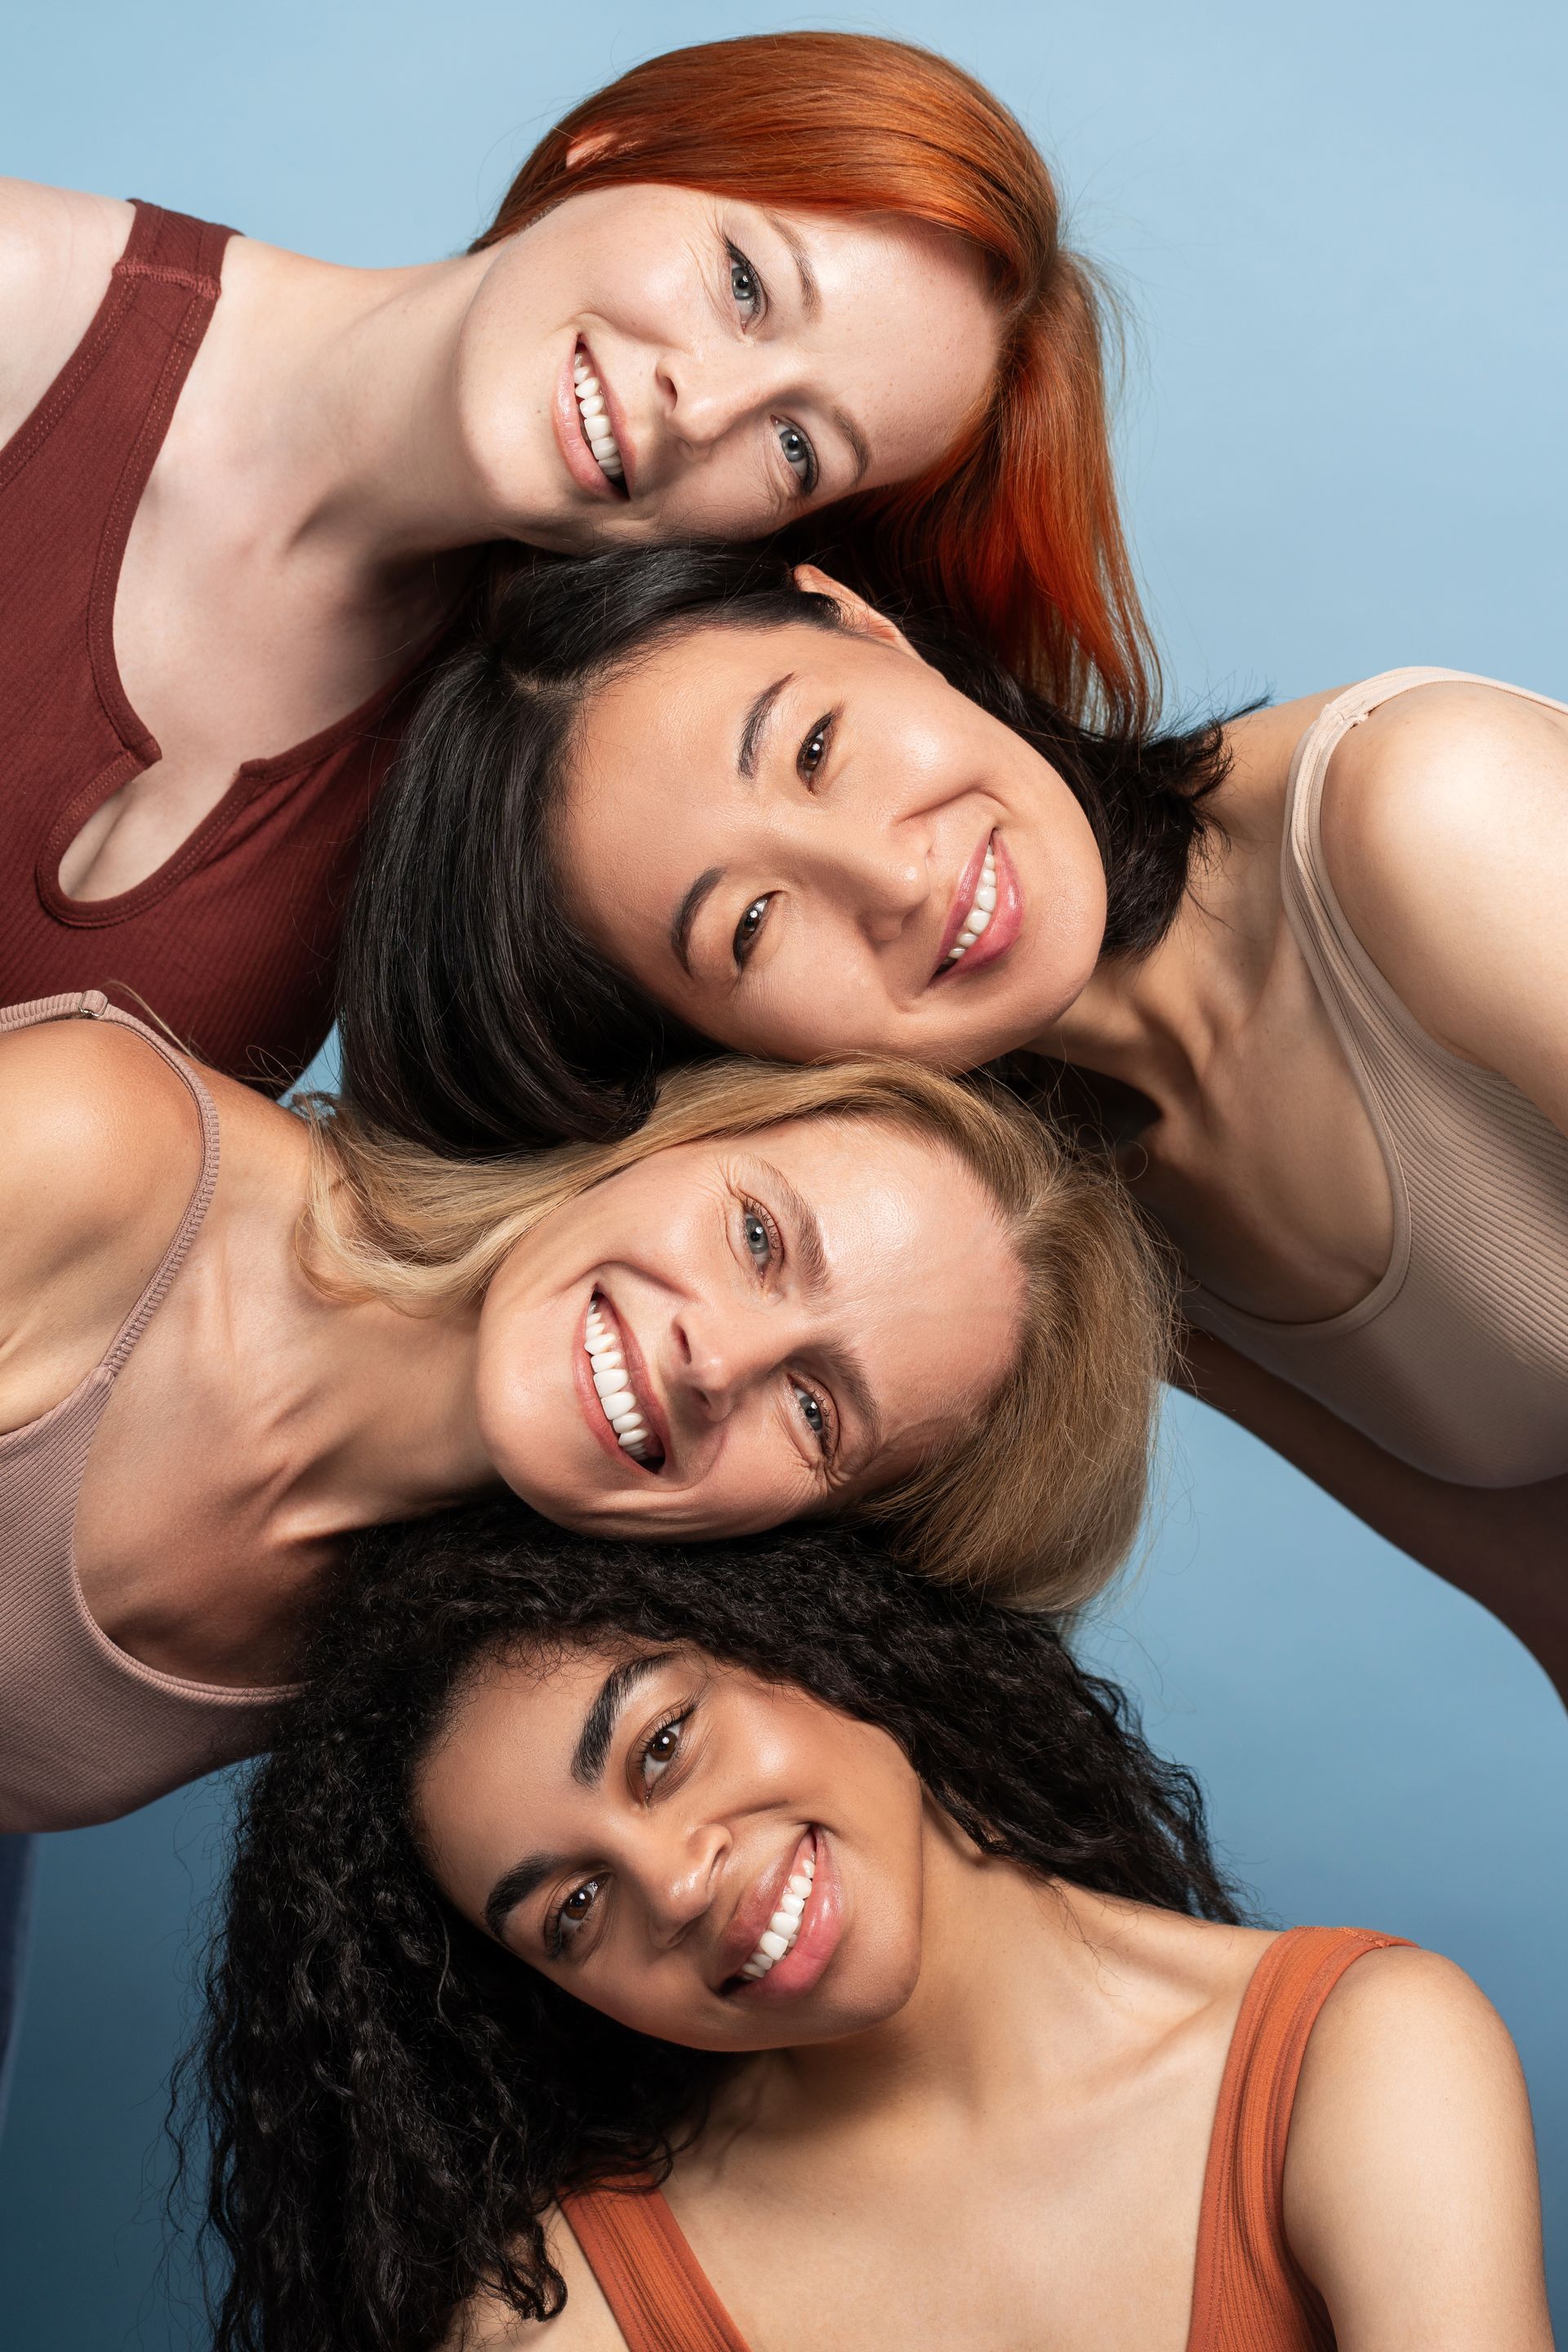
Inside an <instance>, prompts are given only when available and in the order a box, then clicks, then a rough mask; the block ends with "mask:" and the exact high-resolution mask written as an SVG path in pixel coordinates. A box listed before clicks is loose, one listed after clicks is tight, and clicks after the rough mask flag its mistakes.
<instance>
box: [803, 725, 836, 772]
mask: <svg viewBox="0 0 1568 2352" xmlns="http://www.w3.org/2000/svg"><path fill="white" fill-rule="evenodd" d="M832 731H833V721H832V719H831V718H827V719H818V720H817V722H816V726H815V727H814V728H813V729H812V730H811V732H810V734H809V735H808V736H807V737H806V739H805V742H804V743H802V745H801V747H800V750H799V751H797V752H796V754H795V769H796V772H798V774H799V775H800V777H801V779H802V781H803V782H805V783H810V782H811V780H812V778H813V777H814V776H815V775H816V772H817V770H818V768H820V767H821V765H822V763H823V761H824V760H825V759H826V757H827V739H828V736H829V735H830V734H831V733H832Z"/></svg>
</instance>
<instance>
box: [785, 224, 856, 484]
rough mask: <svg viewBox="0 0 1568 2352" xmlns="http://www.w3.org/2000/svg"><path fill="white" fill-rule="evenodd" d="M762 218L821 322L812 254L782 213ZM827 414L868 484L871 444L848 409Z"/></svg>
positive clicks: (811, 315) (805, 306)
mask: <svg viewBox="0 0 1568 2352" xmlns="http://www.w3.org/2000/svg"><path fill="white" fill-rule="evenodd" d="M762 214H763V219H764V220H765V221H766V222H767V225H768V226H769V227H770V228H771V229H772V230H773V235H774V236H776V237H777V238H778V240H779V242H780V244H781V245H783V246H784V247H785V248H786V249H787V251H788V253H789V257H790V259H791V260H792V261H793V262H794V264H795V276H796V277H797V278H799V279H800V307H801V309H802V310H804V311H805V315H806V317H807V318H808V319H810V320H816V319H819V318H820V317H821V316H822V289H821V288H820V287H819V286H818V285H817V282H816V270H815V269H813V268H812V266H811V256H810V254H809V253H807V251H806V249H805V246H804V245H802V243H801V241H800V238H799V237H798V236H796V234H795V230H794V229H793V228H792V227H791V226H790V225H789V223H788V221H786V220H785V219H784V215H783V214H782V213H773V212H769V211H768V210H767V208H766V206H765V205H764V206H763V207H762ZM828 414H829V415H830V416H831V417H832V419H833V422H834V423H835V425H837V427H838V430H839V431H840V433H842V434H843V436H844V438H845V439H846V441H847V443H848V444H849V448H850V452H851V454H852V456H853V457H854V459H855V481H856V484H857V485H858V484H859V483H860V482H863V481H864V480H865V478H866V475H867V472H868V468H869V467H870V463H871V446H870V443H869V442H868V440H867V438H866V436H865V435H864V434H863V433H862V432H861V430H860V427H859V426H858V425H857V424H856V422H855V419H854V418H853V417H852V416H851V415H849V413H848V411H847V409H843V408H834V409H830V410H829V411H828Z"/></svg>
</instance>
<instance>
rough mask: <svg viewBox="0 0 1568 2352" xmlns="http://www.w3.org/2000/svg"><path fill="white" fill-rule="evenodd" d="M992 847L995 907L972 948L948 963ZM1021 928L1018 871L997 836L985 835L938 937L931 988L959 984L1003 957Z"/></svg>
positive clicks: (961, 877)
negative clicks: (945, 983)
mask: <svg viewBox="0 0 1568 2352" xmlns="http://www.w3.org/2000/svg"><path fill="white" fill-rule="evenodd" d="M992 846H994V848H995V852H996V904H995V906H994V908H993V909H992V913H991V920H990V921H989V922H988V923H987V924H986V926H985V929H984V930H983V931H982V932H981V934H980V937H979V938H978V939H977V940H975V942H974V945H973V947H972V948H966V949H965V950H964V951H963V954H962V955H961V956H960V957H959V959H958V961H957V962H956V963H949V962H948V961H947V958H948V955H949V953H950V952H951V950H952V946H953V944H954V942H955V941H956V940H957V938H958V935H959V933H960V931H961V930H962V929H963V924H964V918H965V917H966V916H967V915H968V913H969V910H970V908H971V907H973V904H974V894H975V892H976V890H978V889H979V887H980V869H981V867H982V866H984V863H985V852H986V850H987V849H988V848H991V847H992ZM1023 928H1024V893H1023V888H1022V887H1021V885H1020V883H1019V880H1018V869H1017V867H1016V866H1015V865H1014V863H1013V861H1012V859H1011V857H1009V856H1008V855H1007V845H1006V843H1005V841H1004V840H1003V838H1002V835H1001V834H1000V833H999V832H998V833H989V834H987V835H986V836H985V839H984V841H983V842H982V843H981V845H980V846H979V848H978V849H977V850H976V851H975V853H974V855H973V857H972V858H971V859H970V861H969V863H968V865H967V866H965V867H964V869H963V874H962V875H961V876H960V877H959V883H958V888H957V890H956V891H955V892H954V894H953V900H952V913H951V914H950V915H949V917H948V919H947V928H946V929H945V930H944V931H943V933H942V953H941V955H940V956H939V957H938V959H937V967H936V970H935V971H934V972H933V973H932V974H931V985H932V986H934V985H935V984H936V982H938V981H942V980H962V979H963V976H964V974H965V973H966V972H971V971H980V970H981V968H982V966H984V965H985V964H988V963H994V962H995V961H996V959H997V957H998V956H1004V955H1005V954H1006V952H1007V950H1008V949H1009V948H1010V947H1011V946H1012V944H1013V942H1014V940H1016V938H1017V936H1018V934H1019V932H1020V931H1021V930H1022V929H1023Z"/></svg>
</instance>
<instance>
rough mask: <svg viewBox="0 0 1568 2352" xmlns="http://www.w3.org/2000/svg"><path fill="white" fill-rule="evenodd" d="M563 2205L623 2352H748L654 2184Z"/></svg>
mask: <svg viewBox="0 0 1568 2352" xmlns="http://www.w3.org/2000/svg"><path fill="white" fill-rule="evenodd" d="M560 2206H561V2210H562V2212H563V2215H564V2216H565V2219H566V2222H567V2226H568V2227H569V2228H570V2230H571V2231H572V2235H573V2236H574V2238H575V2239H576V2241H577V2243H578V2244H579V2246H581V2248H582V2250H583V2258H584V2261H585V2262H586V2263H587V2265H588V2268H589V2269H590V2270H591V2271H592V2272H593V2273H594V2276H595V2279H597V2281H598V2283H599V2288H600V2292H601V2293H602V2294H603V2295H604V2298H605V2302H606V2303H607V2304H608V2305H609V2306H610V2310H611V2312H612V2313H613V2314H614V2316H615V2321H616V2326H617V2327H618V2328H619V2329H620V2331H621V2334H622V2335H623V2336H625V2338H626V2352H747V2346H746V2341H745V2338H744V2337H743V2336H742V2335H741V2334H740V2332H739V2330H738V2329H737V2328H736V2326H735V2324H734V2322H733V2320H732V2319H731V2317H730V2315H729V2313H728V2312H727V2311H726V2310H725V2308H724V2306H723V2305H722V2304H721V2302H720V2300H719V2298H718V2296H717V2295H716V2294H714V2292H713V2289H712V2287H711V2286H710V2284H709V2282H708V2278H707V2274H706V2273H705V2272H704V2271H703V2269H702V2267H701V2265H700V2263H699V2262H698V2260H697V2257H696V2255H695V2254H694V2253H693V2252H692V2251H691V2248H690V2247H689V2245H688V2243H687V2242H686V2237H685V2234H684V2232H683V2231H682V2230H681V2227H680V2224H679V2221H677V2220H676V2218H675V2216H674V2214H673V2213H672V2212H671V2211H670V2210H669V2207H668V2204H667V2203H666V2201H665V2199H664V2197H663V2195H662V2193H661V2192H660V2190H659V2189H658V2188H657V2187H656V2186H655V2185H654V2183H653V2182H652V2181H651V2180H648V2179H646V2178H634V2179H626V2181H624V2182H617V2183H616V2186H615V2187H613V2188H600V2189H584V2190H581V2191H579V2192H577V2193H575V2194H572V2195H568V2196H563V2198H561V2200H560Z"/></svg>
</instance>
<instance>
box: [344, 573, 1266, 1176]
mask: <svg viewBox="0 0 1568 2352" xmlns="http://www.w3.org/2000/svg"><path fill="white" fill-rule="evenodd" d="M896 617H897V618H898V619H899V621H900V625H901V626H902V627H903V629H904V631H905V633H906V635H908V636H909V637H910V640H911V642H912V643H913V644H914V645H915V646H916V647H917V649H918V650H919V651H920V652H921V654H922V655H923V656H925V658H926V659H927V660H928V661H929V662H930V663H931V665H932V667H934V668H936V669H937V670H939V671H941V673H942V676H943V677H946V678H947V680H948V682H949V683H950V685H952V686H954V687H956V688H958V689H959V691H960V692H961V693H963V694H965V695H967V696H968V697H969V698H970V700H971V701H972V702H975V703H978V704H979V706H980V707H981V709H983V710H985V711H988V712H989V713H990V715H991V716H992V717H993V718H994V719H1000V720H1001V721H1002V722H1003V724H1004V725H1005V726H1007V727H1010V728H1011V729H1012V730H1014V732H1015V733H1016V734H1018V735H1021V736H1022V737H1023V739H1024V740H1025V741H1026V743H1028V744H1029V745H1030V746H1031V747H1032V748H1033V749H1034V750H1035V751H1038V752H1039V753H1040V754H1041V755H1042V757H1043V758H1045V759H1046V760H1047V761H1049V762H1050V763H1051V765H1052V766H1053V767H1054V768H1055V769H1056V770H1057V772H1058V774H1059V775H1060V776H1061V777H1062V778H1063V779H1064V781H1065V782H1066V783H1067V784H1068V787H1069V789H1070V790H1071V792H1072V793H1074V795H1075V797H1076V798H1077V800H1078V801H1079V804H1080V805H1081V807H1082V808H1083V810H1084V813H1085V814H1086V815H1087V817H1088V819H1089V824H1090V826H1091V827H1092V829H1093V832H1094V837H1095V841H1096V843H1097V845H1098V846H1099V849H1100V858H1101V861H1102V863H1103V865H1104V867H1105V875H1106V888H1107V920H1106V929H1105V937H1104V947H1103V952H1105V953H1106V954H1110V955H1141V954H1143V953H1144V952H1146V951H1147V950H1149V949H1150V948H1152V947H1153V946H1154V945H1156V944H1157V942H1158V941H1159V940H1161V939H1162V938H1163V936H1164V934H1165V932H1166V930H1167V929H1169V928H1170V925H1171V923H1172V921H1173V919H1174V917H1175V913H1176V910H1177V908H1178V907H1179V906H1180V905H1181V902H1182V898H1183V894H1184V891H1185V889H1186V887H1187V877H1188V871H1189V868H1190V866H1191V865H1192V862H1193V859H1194V856H1195V855H1196V854H1197V853H1198V851H1199V849H1200V847H1201V845H1202V844H1203V841H1204V838H1205V833H1206V832H1207V831H1208V830H1209V829H1210V824H1211V820H1210V818H1209V816H1208V814H1207V812H1206V811H1205V806H1204V803H1205V799H1206V798H1207V796H1208V794H1209V793H1211V792H1212V791H1213V790H1214V788H1215V784H1216V783H1218V782H1219V781H1220V780H1221V778H1222V777H1223V776H1224V774H1225V772H1226V761H1227V754H1226V746H1225V740H1224V736H1223V733H1222V730H1221V728H1220V726H1219V724H1218V723H1217V722H1215V723H1214V724H1211V725H1206V726H1202V727H1198V728H1194V729H1189V730H1185V731H1173V732H1170V733H1163V734H1137V733H1127V732H1123V733H1119V734H1110V735H1106V734H1097V733H1096V732H1095V731H1094V730H1092V729H1090V728H1089V727H1085V726H1081V725H1079V723H1078V722H1077V721H1076V720H1074V719H1070V718H1069V717H1068V715H1067V714H1066V712H1064V711H1062V710H1059V709H1057V708H1056V707H1055V706H1054V705H1053V704H1051V703H1048V702H1047V701H1046V700H1045V699H1044V698H1042V697H1041V696H1039V695H1037V694H1034V693H1031V692H1030V691H1029V690H1028V688H1026V687H1024V686H1021V685H1020V684H1019V683H1018V682H1017V680H1016V678H1015V677H1013V676H1012V675H1011V674H1010V673H1009V672H1008V671H1007V670H1006V669H1005V667H1003V665H1002V664H1001V662H999V661H998V660H997V659H996V658H995V656H994V655H992V654H989V653H987V652H985V651H984V648H983V647H982V646H979V645H977V644H975V643H974V642H973V641H972V640H970V639H968V638H965V637H964V636H963V635H961V634H959V633H958V632H957V631H956V630H955V628H954V627H953V625H952V622H951V621H949V620H946V619H943V618H942V617H940V616H937V615H934V614H930V613H922V612H919V611H915V610H906V609H900V610H898V611H897V614H896ZM801 623H805V624H806V625H809V626H812V627H816V628H820V629H825V630H832V629H840V628H842V627H844V626H845V625H846V624H845V619H844V615H843V613H842V612H841V610H840V608H839V607H838V605H837V604H835V603H834V602H833V601H832V599H831V598H829V597H827V596H824V595H818V594H816V593H813V592H810V591H807V590H805V589H802V588H799V587H797V586H796V585H795V575H794V572H793V570H792V567H791V566H790V564H789V563H788V562H785V561H784V558H782V557H781V556H778V555H776V554H766V553H759V552H757V551H754V550H753V551H737V550H734V549H728V548H722V547H714V546H704V547H664V548H657V549H650V550H647V551H633V552H629V553H628V552H626V551H611V552H607V553H604V554H599V555H591V556H583V557H570V558H565V559H549V558H544V557H525V558H522V559H515V558H511V557H510V556H498V557H497V558H495V559H494V560H493V562H492V565H491V568H490V569H489V572H488V573H487V575H486V576H485V578H484V579H483V580H482V581H481V582H480V583H479V585H478V586H477V588H476V590H475V593H474V594H473V597H472V599H471V601H470V604H469V607H468V614H467V615H466V618H465V622H464V625H463V629H462V632H461V633H460V635H458V639H457V641H456V643H455V645H454V647H453V650H452V652H451V653H450V654H449V655H448V656H447V657H446V658H445V659H444V660H443V661H442V663H441V664H440V666H439V667H438V668H437V670H436V672H435V674H434V677H432V679H431V681H430V684H429V687H428V688H427V690H426V694H425V696H424V698H423V700H422V701H421V703H420V705H419V708H418V710H417V711H416V715H415V718H414V719H413V721H412V723H411V725H410V727H409V729H408V731H407V734H406V736H405V739H404V742H403V745H402V749H401V751H399V754H398V758H397V761H396V764H395V768H394V771H393V772H392V774H391V776H390V777H389V778H388V780H387V782H386V784H385V786H384V789H383V790H382V792H381V793H380V794H379V795H378V797H377V800H376V804H375V808H374V811H373V813H372V816H371V820H370V824H369V826H368V828H367V831H366V835H365V845H364V852H363V857H362V860H361V864H360V869H359V874H358V877H357V879H356V882H355V885H354V891H353V898H352V900H351V902H350V908H349V916H348V921H347V925H346V927H345V930H344V936H343V945H342V958H341V961H340V963H339V968H338V1019H339V1026H340V1030H341V1034H342V1083H343V1090H344V1092H345V1094H346V1095H347V1097H348V1098H349V1100H350V1101H351V1102H352V1103H353V1106H354V1108H356V1109H357V1110H358V1111H359V1112H361V1113H362V1114H363V1116H364V1117H366V1118H369V1119H371V1120H372V1121H373V1122H374V1124H375V1125H377V1126H379V1127H383V1128H385V1129H389V1130H390V1131H391V1132H392V1133H393V1134H395V1135H400V1136H403V1137H405V1138H406V1139H408V1140H409V1141H410V1142H414V1143H418V1144H422V1145H424V1146H425V1147H426V1148H427V1149H429V1150H438V1151H446V1152H448V1153H454V1154H457V1155H458V1156H462V1157H475V1156H478V1157H489V1156H490V1155H493V1154H495V1153H497V1152H506V1151H515V1150H519V1149H520V1148H521V1147H523V1146H543V1145H547V1144H551V1143H557V1142H563V1141H568V1142H603V1141H605V1139H608V1138H611V1137H614V1136H619V1135H625V1134H628V1133H629V1132H630V1131H631V1130H632V1129H634V1128H635V1127H637V1125H639V1124H640V1122H641V1121H642V1119H643V1118H646V1117H647V1112H648V1109H649V1108H650V1107H651V1105H652V1101H653V1093H654V1086H655V1082H656V1080H657V1078H658V1073H659V1072H660V1070H661V1069H666V1068H668V1067H670V1066H674V1065H676V1064H679V1063H681V1062H685V1061H689V1060H691V1059H692V1058H693V1057H695V1056H699V1055H705V1054H710V1053H712V1052H713V1051H714V1050H715V1049H714V1047H713V1046H712V1045H711V1044H710V1043H709V1042H708V1041H707V1040H705V1039H703V1038H700V1037H699V1036H697V1035H696V1034H694V1033H693V1032H692V1031H691V1030H689V1028H687V1027H686V1026H685V1025H684V1024H682V1023H681V1022H679V1020H677V1019H676V1018H674V1017H673V1016H672V1015H671V1014H669V1013H666V1012H665V1011H664V1010H663V1009H662V1008H661V1007H660V1006H659V1005H658V1004H657V1003H655V1002H654V1001H653V999H652V998H651V997H649V996H648V995H647V994H646V993H645V992H644V991H643V990H642V989H641V988H640V987H639V986H637V983H636V982H634V981H633V980H632V979H631V978H630V977H629V976H628V975H627V974H626V973H625V972H623V971H620V970H618V969H617V967H616V965H615V964H613V963H612V962H610V961H609V960H608V959H607V958H606V957H605V956H604V955H602V954H601V953H600V952H599V950H597V949H596V948H595V947H593V946H592V945H590V943H589V942H588V941H587V940H585V939H584V938H583V937H582V936H581V935H580V933H579V932H578V930H577V929H576V927H575V926H574V924H573V923H572V921H571V919H570V918H569V917H568V915H567V914H566V912H565V894H564V893H563V890H562V888H561V887H560V882H559V877H558V874H557V852H556V845H555V835H556V831H557V818H558V814H559V806H560V802H561V797H562V793H563V786H564V783H565V782H566V779H567V774H568V770H569V763H570V753H571V746H572V741H573V737H574V730H575V729H576V726H577V722H578V719H579V717H580V715H581V713H582V710H583V708H584V703H585V702H586V700H587V698H588V697H589V696H590V695H592V694H593V693H594V692H595V690H596V689H597V688H599V687H600V686H601V685H602V684H603V683H604V681H605V678H606V677H609V676H611V675H612V674H614V672H615V671H616V669H617V668H618V667H621V666H623V665H625V664H626V663H628V662H631V661H635V660H637V659H640V658H641V657H643V656H645V655H646V654H647V652H648V651H649V650H650V649H652V648H654V647H656V646H658V644H659V643H660V642H661V641H663V640H665V639H667V638H668V637H669V636H670V635H672V634H675V633H679V632H681V631H684V630H689V629H694V628H702V627H711V626H715V625H722V626H726V627H738V628H758V629H766V628H778V627H783V626H785V625H791V624H793V625H800V624H801Z"/></svg>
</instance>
